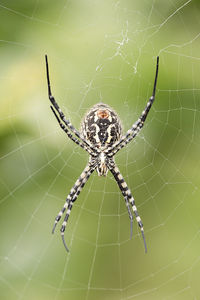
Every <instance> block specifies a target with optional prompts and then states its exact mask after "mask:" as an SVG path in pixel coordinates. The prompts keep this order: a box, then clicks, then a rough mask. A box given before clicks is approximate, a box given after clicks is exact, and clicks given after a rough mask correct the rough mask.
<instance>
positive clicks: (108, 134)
mask: <svg viewBox="0 0 200 300" xmlns="http://www.w3.org/2000/svg"><path fill="white" fill-rule="evenodd" d="M45 59H46V72H47V84H48V96H49V100H50V101H51V104H52V106H51V109H52V111H53V113H54V115H55V117H56V119H57V121H58V123H59V125H60V127H61V129H63V130H64V131H65V133H66V134H67V136H68V137H69V138H70V139H71V140H72V141H73V142H74V143H76V144H77V145H79V146H80V147H81V148H83V149H84V150H86V151H87V152H88V153H89V155H90V157H89V162H88V164H87V166H86V167H85V169H84V170H83V172H82V173H81V175H80V177H79V178H78V180H77V181H76V183H75V184H74V186H73V187H72V189H71V191H70V193H69V195H68V196H67V198H66V202H65V204H64V206H63V208H62V209H61V211H60V212H59V214H58V215H57V217H56V219H55V223H54V226H53V230H52V233H54V231H55V228H56V225H57V223H58V222H59V221H60V219H61V217H62V215H63V214H64V212H65V211H66V210H67V212H66V214H65V218H64V221H63V223H62V226H61V229H60V231H61V237H62V241H63V244H64V246H65V249H66V250H67V251H69V250H68V248H67V245H66V243H65V239H64V232H65V228H66V225H67V221H68V218H69V215H70V212H71V210H72V206H73V204H74V202H75V201H76V199H77V198H78V195H79V194H80V192H81V190H82V188H83V187H84V185H85V183H86V182H87V181H88V179H89V177H90V175H91V174H92V173H93V172H94V170H97V173H98V175H99V176H106V175H107V172H108V170H109V171H110V172H111V173H112V174H113V176H114V178H115V180H116V182H117V184H118V186H119V188H120V190H121V192H122V195H123V197H124V200H125V203H126V206H127V209H128V214H129V218H130V223H131V236H132V226H133V215H132V212H131V208H132V210H133V213H134V215H135V218H136V221H137V223H138V225H139V227H140V231H141V234H142V238H143V242H144V248H145V252H147V246H146V241H145V236H144V228H143V224H142V221H141V218H140V216H139V214H138V211H137V208H136V205H135V200H134V198H133V196H132V194H131V191H130V189H129V188H128V186H127V184H126V182H125V180H124V178H123V177H122V175H121V173H120V171H119V169H118V167H117V165H116V163H115V161H114V155H115V154H116V153H117V152H118V151H119V150H121V149H122V148H123V147H124V146H126V145H127V144H128V143H129V142H130V141H131V140H132V139H133V138H134V137H135V136H136V135H137V134H138V132H139V131H140V130H141V128H142V127H143V125H144V122H145V120H146V117H147V115H148V113H149V111H150V108H151V106H152V104H153V101H154V99H155V92H156V84H157V77H158V66H159V57H157V64H156V74H155V79H154V86H153V93H152V96H151V97H150V98H149V101H148V102H147V105H146V107H145V109H144V110H143V112H142V114H141V116H140V117H139V119H138V120H137V121H136V122H135V123H134V124H133V125H132V127H131V128H130V129H129V130H128V131H127V132H126V134H125V135H123V136H122V127H121V121H120V119H119V117H118V116H117V114H116V112H115V111H114V110H113V109H112V108H111V107H109V106H108V105H106V104H103V103H98V104H96V105H94V106H93V107H92V108H91V109H90V110H89V112H88V113H87V114H86V115H85V117H84V119H83V121H82V124H81V132H79V131H78V130H76V129H75V128H74V127H73V125H72V124H71V123H70V122H69V121H68V120H67V119H66V118H65V116H64V114H63V112H62V110H61V109H60V107H59V106H58V104H57V102H56V100H55V98H54V97H53V96H52V94H51V86H50V79H49V67H48V60H47V55H45ZM130 206H131V208H130Z"/></svg>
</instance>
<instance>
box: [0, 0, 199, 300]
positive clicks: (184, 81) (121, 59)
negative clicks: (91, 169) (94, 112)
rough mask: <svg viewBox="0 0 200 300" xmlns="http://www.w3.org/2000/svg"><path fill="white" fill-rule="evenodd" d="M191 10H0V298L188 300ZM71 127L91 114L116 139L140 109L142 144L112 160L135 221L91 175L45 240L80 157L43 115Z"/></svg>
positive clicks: (193, 122) (195, 136) (193, 97)
mask: <svg viewBox="0 0 200 300" xmlns="http://www.w3.org/2000/svg"><path fill="white" fill-rule="evenodd" d="M199 14H200V3H199V1H198V0H196V1H194V0H192V1H185V2H183V1H180V0H176V1H173V2H172V1H171V2H169V1H164V0H161V1H157V0H156V1H155V0H150V1H149V0H145V1H139V0H134V1H132V0H131V1H130V0H125V1H114V0H111V1H89V0H87V1H86V0H82V1H80V0H79V1H69V0H68V1H64V0H63V1H62V0H60V1H57V2H56V1H45V0H42V1H41V0H34V1H33V0H31V1H24V0H18V1H1V3H0V45H1V47H0V54H1V77H0V89H1V110H0V143H1V147H0V174H1V177H0V194H1V199H0V225H1V226H0V230H1V233H0V235H1V243H0V245H1V246H0V259H1V261H0V270H1V271H0V292H1V298H2V299H8V300H10V299H28V300H29V299H30V300H32V299H42V300H44V299H72V300H73V299H75V300H79V299H87V300H93V299H95V300H98V299H115V300H118V299H138V300H139V299H142V300H145V299H148V300H150V299H154V300H156V299H158V300H160V299H174V300H179V299H181V300H184V299H187V300H188V299H198V297H199V294H200V289H199V284H198V280H197V278H199V276H200V271H199V228H200V221H199V209H200V204H199V196H200V195H199V194H200V193H199V181H200V174H199V167H200V163H199V149H200V139H199V132H200V115H199V114H200V104H199V96H200V77H199V70H200V58H199V53H200V42H199V38H200V32H199V23H200V20H199ZM45 54H48V57H49V66H50V77H51V84H52V90H53V94H54V95H55V97H56V99H57V100H58V102H59V104H60V106H61V107H62V109H63V111H64V112H65V114H66V116H67V118H69V119H70V120H71V122H72V123H73V124H74V126H75V127H76V128H78V129H79V128H80V122H81V120H82V118H83V116H84V114H85V113H86V112H87V110H88V109H89V108H90V107H91V106H92V105H94V104H96V103H97V102H99V101H102V102H105V103H107V104H108V105H110V106H112V107H113V108H114V109H115V110H116V111H117V113H118V114H119V115H120V118H121V119H122V122H123V127H124V131H125V130H127V129H128V128H129V127H130V126H131V125H132V124H133V122H134V121H135V120H136V119H137V118H138V116H139V115H140V113H141V111H142V110H143V109H144V106H145V104H146V102H147V99H148V98H149V97H150V96H151V93H152V86H153V80H154V72H155V62H156V56H157V55H159V56H160V70H159V80H158V88H157V94H156V101H155V104H154V106H153V108H152V110H151V112H150V114H149V116H148V118H147V121H146V124H145V126H144V129H143V130H142V132H141V134H140V135H139V136H138V137H137V138H136V139H135V141H134V142H132V143H131V144H130V145H128V147H127V148H126V149H123V150H122V151H121V152H120V153H119V154H118V155H117V157H116V162H117V163H118V165H119V167H120V170H121V171H122V174H123V175H124V177H125V179H126V181H127V183H128V185H129V186H130V188H131V190H132V192H133V195H134V197H135V199H136V204H137V207H138V210H139V213H140V215H141V217H142V220H143V223H144V226H145V234H146V239H147V246H148V253H147V254H145V253H144V249H143V243H142V239H141V236H140V233H139V230H138V228H137V226H136V223H134V228H133V230H134V234H133V238H132V240H130V239H129V235H130V232H129V229H130V224H129V218H128V215H127V211H126V207H125V204H124V200H123V197H122V196H121V194H120V192H119V191H118V187H117V185H116V183H115V181H114V180H113V178H112V176H111V174H109V175H108V177H107V178H99V177H98V176H97V174H94V175H93V176H92V177H91V179H90V180H89V182H88V183H87V185H86V186H85V188H84V189H83V191H82V192H81V194H80V196H79V198H78V200H77V202H76V204H75V206H74V208H73V211H72V214H71V215H70V220H69V223H68V226H67V229H66V234H65V236H66V240H67V244H68V246H69V248H70V253H69V254H67V253H66V252H65V249H64V247H63V244H62V241H61V238H60V234H59V225H58V228H57V231H56V233H55V235H54V236H52V235H51V228H52V225H53V222H54V218H55V216H56V214H57V213H58V212H59V210H60V209H61V207H62V206H63V204H64V201H65V197H66V196H67V193H68V192H69V190H70V189H71V187H72V186H73V184H74V183H75V181H76V180H77V177H78V176H79V175H80V173H81V171H82V169H83V168H84V166H85V164H86V163H87V160H88V156H87V154H86V153H85V152H84V151H83V150H82V149H79V148H78V147H77V146H76V145H74V144H73V143H72V142H71V141H69V140H67V138H66V137H65V135H64V133H63V132H62V131H61V130H60V128H58V124H57V123H56V120H55V118H54V117H53V115H52V112H51V110H50V109H49V102H48V101H49V100H48V97H47V86H46V74H45V64H44V55H45Z"/></svg>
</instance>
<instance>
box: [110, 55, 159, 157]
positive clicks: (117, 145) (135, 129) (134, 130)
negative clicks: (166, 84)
mask: <svg viewBox="0 0 200 300" xmlns="http://www.w3.org/2000/svg"><path fill="white" fill-rule="evenodd" d="M158 67H159V56H157V64H156V74H155V79H154V86H153V93H152V96H151V97H150V98H149V101H148V102H147V105H146V107H145V109H144V110H143V112H142V114H141V116H140V117H139V119H138V120H137V121H136V122H135V123H134V124H133V125H132V127H131V128H130V129H129V130H128V131H127V133H126V134H125V135H124V136H123V137H122V138H121V139H120V141H118V142H117V143H115V144H114V145H113V146H111V147H109V148H108V149H107V150H106V151H105V152H106V153H107V154H108V156H113V155H115V154H116V153H117V152H118V151H119V150H120V149H122V148H123V147H124V146H125V145H126V144H128V143H129V142H130V141H131V140H132V139H133V138H134V137H135V136H136V135H137V134H138V132H139V131H140V130H141V129H142V127H143V125H144V122H145V120H146V117H147V115H148V113H149V111H150V109H151V107H152V104H153V102H154V99H155V93H156V85H157V79H158Z"/></svg>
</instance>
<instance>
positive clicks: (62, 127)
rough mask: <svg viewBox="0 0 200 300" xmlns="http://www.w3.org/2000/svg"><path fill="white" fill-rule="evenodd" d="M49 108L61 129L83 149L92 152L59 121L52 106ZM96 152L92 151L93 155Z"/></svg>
mask: <svg viewBox="0 0 200 300" xmlns="http://www.w3.org/2000/svg"><path fill="white" fill-rule="evenodd" d="M50 107H51V110H52V111H53V113H54V115H55V117H56V120H57V121H58V124H59V125H60V127H61V129H62V130H64V132H65V133H66V134H67V136H68V137H69V138H70V139H71V140H72V141H73V142H74V143H76V144H77V145H79V146H80V147H81V148H83V149H84V150H86V151H87V152H88V153H89V154H92V151H91V150H90V148H88V147H87V146H86V145H85V144H84V143H82V142H81V141H79V140H78V139H77V138H75V137H74V136H73V135H72V134H71V133H70V132H69V130H68V129H67V127H66V126H65V125H64V124H63V123H62V122H61V121H60V119H59V117H58V116H57V114H56V112H55V110H54V108H53V106H50ZM95 154H96V153H94V154H93V155H95Z"/></svg>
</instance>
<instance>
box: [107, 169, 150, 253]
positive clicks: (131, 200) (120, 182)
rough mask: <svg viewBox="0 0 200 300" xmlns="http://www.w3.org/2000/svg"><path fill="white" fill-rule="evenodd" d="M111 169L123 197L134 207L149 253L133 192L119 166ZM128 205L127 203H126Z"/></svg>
mask: <svg viewBox="0 0 200 300" xmlns="http://www.w3.org/2000/svg"><path fill="white" fill-rule="evenodd" d="M109 169H110V172H111V173H112V174H113V176H114V178H115V180H116V181H117V184H118V186H119V188H120V190H121V192H122V195H123V196H124V198H125V201H126V199H128V202H129V203H130V205H131V207H132V210H133V212H134V214H135V217H136V221H137V223H138V226H139V227H140V231H141V234H142V238H143V242H144V248H145V252H147V246H146V240H145V236H144V228H143V224H142V221H141V218H140V216H139V214H138V211H137V207H136V205H135V200H134V198H133V196H132V194H131V191H130V189H129V188H128V186H127V184H126V182H125V180H124V178H123V176H122V175H121V173H120V171H119V169H118V168H117V166H116V165H114V166H113V165H112V166H109ZM126 203H127V201H126ZM129 217H130V214H129Z"/></svg>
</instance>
